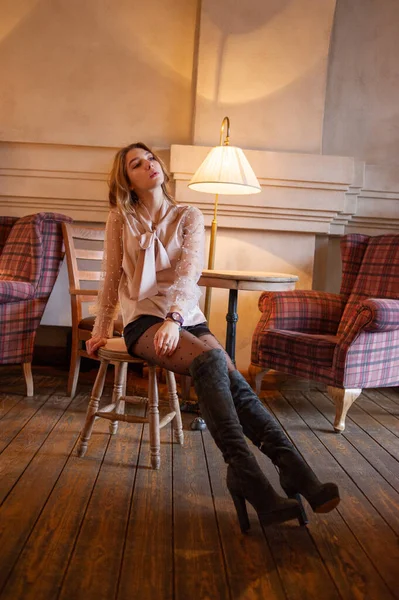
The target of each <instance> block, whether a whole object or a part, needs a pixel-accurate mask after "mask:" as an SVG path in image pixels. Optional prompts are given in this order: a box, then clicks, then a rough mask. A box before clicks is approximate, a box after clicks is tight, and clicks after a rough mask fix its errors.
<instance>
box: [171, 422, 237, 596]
mask: <svg viewBox="0 0 399 600" xmlns="http://www.w3.org/2000/svg"><path fill="white" fill-rule="evenodd" d="M183 417H184V423H185V429H187V428H188V426H189V423H190V422H191V421H192V419H193V415H190V414H185V415H183ZM173 509H174V515H173V522H174V540H173V541H174V573H175V599H176V600H187V598H204V599H205V598H209V599H211V598H218V600H228V599H230V598H231V596H230V590H229V587H228V582H227V578H226V572H225V566H224V560H223V552H222V548H221V543H220V538H219V533H218V527H217V521H216V518H215V511H214V505H213V501H212V496H211V490H210V484H209V475H208V471H207V465H206V461H205V457H204V452H203V445H202V437H201V435H198V432H190V431H187V434H186V439H185V446H184V451H183V452H174V454H173Z"/></svg>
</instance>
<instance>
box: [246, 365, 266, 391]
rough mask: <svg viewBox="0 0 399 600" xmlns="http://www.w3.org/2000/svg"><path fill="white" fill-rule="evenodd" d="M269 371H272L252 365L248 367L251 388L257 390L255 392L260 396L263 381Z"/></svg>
mask: <svg viewBox="0 0 399 600" xmlns="http://www.w3.org/2000/svg"><path fill="white" fill-rule="evenodd" d="M268 371H270V369H264V368H263V367H258V366H256V365H252V364H251V365H249V367H248V376H249V379H250V382H251V386H252V387H253V388H255V392H256V393H257V395H258V396H259V394H260V392H261V389H262V380H263V378H264V376H265V375H266V373H267V372H268Z"/></svg>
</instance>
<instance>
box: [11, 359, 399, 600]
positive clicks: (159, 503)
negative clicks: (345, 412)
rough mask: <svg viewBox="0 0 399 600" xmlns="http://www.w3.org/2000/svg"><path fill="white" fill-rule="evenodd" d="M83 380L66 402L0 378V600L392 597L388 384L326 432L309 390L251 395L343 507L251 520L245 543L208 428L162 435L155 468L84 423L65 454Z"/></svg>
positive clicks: (392, 412)
mask: <svg viewBox="0 0 399 600" xmlns="http://www.w3.org/2000/svg"><path fill="white" fill-rule="evenodd" d="M90 376H91V375H90V374H86V375H85V374H83V376H82V378H83V379H84V380H85V382H84V383H83V385H81V386H80V388H79V389H80V393H79V395H77V396H76V398H75V399H74V400H73V401H72V402H71V401H70V399H69V398H67V397H66V396H65V388H66V374H65V373H63V372H60V371H58V372H57V371H56V370H46V369H44V368H36V369H34V379H35V392H36V394H35V396H34V397H33V398H30V399H28V398H26V397H24V395H23V392H24V384H23V379H22V376H21V375H20V372H19V369H18V368H12V369H9V368H8V369H7V368H4V367H2V368H1V369H0V390H1V394H0V452H1V453H0V507H1V508H0V600H6V599H7V600H8V599H9V600H11V599H12V600H19V599H24V600H30V599H32V600H41V599H42V600H58V599H62V600H80V599H82V600H100V599H104V600H105V599H106V600H108V599H118V600H136V599H139V598H140V600H154V599H161V600H163V599H178V600H189V599H194V600H196V599H211V600H219V599H234V600H235V599H271V600H273V599H278V600H280V599H284V598H288V599H306V600H309V599H317V600H320V599H323V600H326V599H337V598H346V599H356V600H357V599H361V598H368V599H371V600H377V599H384V600H386V599H390V598H399V544H398V534H399V465H398V457H399V390H398V389H382V390H369V391H367V392H365V393H364V394H362V396H361V397H360V398H359V399H358V400H357V402H356V403H355V405H354V406H353V407H352V408H351V411H350V418H348V422H347V429H346V431H345V433H344V435H341V436H338V435H336V434H334V433H333V431H332V428H331V421H332V418H333V405H332V403H331V401H330V400H329V399H328V397H327V396H326V395H325V393H323V391H321V388H320V389H317V388H307V387H306V386H302V387H301V386H297V388H295V387H294V388H292V387H291V389H290V388H288V387H287V386H286V387H285V388H280V390H278V389H270V390H264V391H263V393H262V397H263V398H264V401H265V402H266V403H267V405H268V406H269V407H270V408H271V409H272V411H273V412H274V414H275V415H276V416H277V418H278V419H279V420H280V421H281V423H282V424H283V426H284V427H285V428H286V430H287V432H288V434H289V435H290V436H291V438H292V440H293V441H294V443H295V444H296V445H297V447H298V448H299V450H300V451H301V452H302V454H303V455H304V456H305V457H306V459H307V460H308V462H309V463H310V464H311V466H312V467H313V468H314V470H315V471H316V472H317V474H318V475H319V476H320V478H321V479H323V480H332V481H336V482H337V483H338V484H339V486H340V491H341V496H342V502H341V504H340V505H339V507H338V510H335V511H334V512H333V513H330V514H328V515H315V514H313V513H311V512H310V509H309V517H310V524H309V526H308V527H307V528H306V527H299V526H298V524H297V523H296V522H291V523H288V524H284V525H279V526H272V527H268V528H267V529H266V530H265V531H262V528H261V527H260V525H259V523H258V521H257V518H256V515H255V514H254V513H253V512H252V513H251V525H252V528H251V532H250V534H249V535H245V536H244V535H242V534H241V533H240V531H239V528H238V524H237V521H236V516H235V514H234V508H233V504H232V501H231V499H230V498H229V496H228V494H227V490H226V486H225V482H224V479H225V471H226V468H225V465H224V463H223V461H222V458H221V456H220V454H219V452H218V450H217V449H216V447H215V446H214V444H213V441H212V440H211V438H210V436H209V433H208V432H204V433H203V434H202V433H200V432H193V431H190V430H189V423H190V422H191V420H192V415H189V414H185V415H184V422H185V446H184V447H183V448H181V447H180V446H178V445H176V444H172V440H171V431H170V428H169V426H167V427H166V428H165V429H164V430H163V434H162V449H161V453H162V464H161V470H160V471H157V472H156V471H152V470H151V469H150V468H149V464H150V463H149V446H148V431H147V426H145V427H144V430H143V427H142V426H141V425H127V424H121V425H120V426H119V432H118V434H117V435H115V436H112V437H111V436H110V435H108V433H107V427H108V424H107V423H106V422H104V421H99V422H97V423H96V425H95V434H93V437H92V440H91V443H90V445H89V450H88V452H87V455H86V457H85V458H83V459H79V458H77V456H76V442H77V439H78V434H79V430H80V428H81V425H82V420H83V418H84V413H85V409H86V406H87V402H88V393H89V390H90V385H89V383H90ZM138 384H139V387H140V386H141V387H143V385H144V384H143V380H139V381H138ZM109 392H110V389H108V390H106V394H108V395H109ZM256 454H257V457H258V458H259V460H260V462H261V464H262V465H263V466H264V469H265V471H266V473H267V475H268V476H269V477H270V479H271V480H272V481H273V483H274V484H275V485H276V486H277V487H278V481H277V473H276V471H275V469H274V467H273V466H272V465H271V464H270V463H269V462H268V461H267V459H266V458H265V457H264V456H263V455H261V454H260V453H259V452H258V451H256Z"/></svg>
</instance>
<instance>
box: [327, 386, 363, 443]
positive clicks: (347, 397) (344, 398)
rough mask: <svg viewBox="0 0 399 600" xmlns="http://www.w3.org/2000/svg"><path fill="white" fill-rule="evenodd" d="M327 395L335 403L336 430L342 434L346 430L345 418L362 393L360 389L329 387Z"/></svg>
mask: <svg viewBox="0 0 399 600" xmlns="http://www.w3.org/2000/svg"><path fill="white" fill-rule="evenodd" d="M327 393H328V394H329V396H330V397H331V398H332V399H333V400H334V402H335V420H334V430H335V432H336V433H342V431H344V430H345V417H346V414H347V412H348V410H349V409H350V407H351V406H352V404H353V403H354V401H355V400H356V398H358V397H359V396H360V394H361V393H362V390H359V389H351V390H349V389H342V388H336V387H332V386H331V385H329V386H328V387H327Z"/></svg>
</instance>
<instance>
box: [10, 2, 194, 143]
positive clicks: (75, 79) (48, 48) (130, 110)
mask: <svg viewBox="0 0 399 600" xmlns="http://www.w3.org/2000/svg"><path fill="white" fill-rule="evenodd" d="M196 12H197V0H162V1H160V0H146V2H140V3H136V2H131V1H130V0H118V2H110V1H109V0H84V1H82V0H19V1H16V0H0V78H1V82H2V94H1V95H0V114H1V127H0V138H1V139H2V140H12V141H23V142H26V141H30V142H50V143H63V144H78V145H93V146H113V147H114V146H119V145H123V144H125V143H129V142H130V141H133V140H138V139H140V140H143V141H147V143H149V144H156V145H161V146H169V145H170V144H171V143H172V142H179V141H180V142H181V143H186V142H190V141H191V127H192V71H193V56H194V43H195V29H196ZM5 82H7V84H6V85H5Z"/></svg>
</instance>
